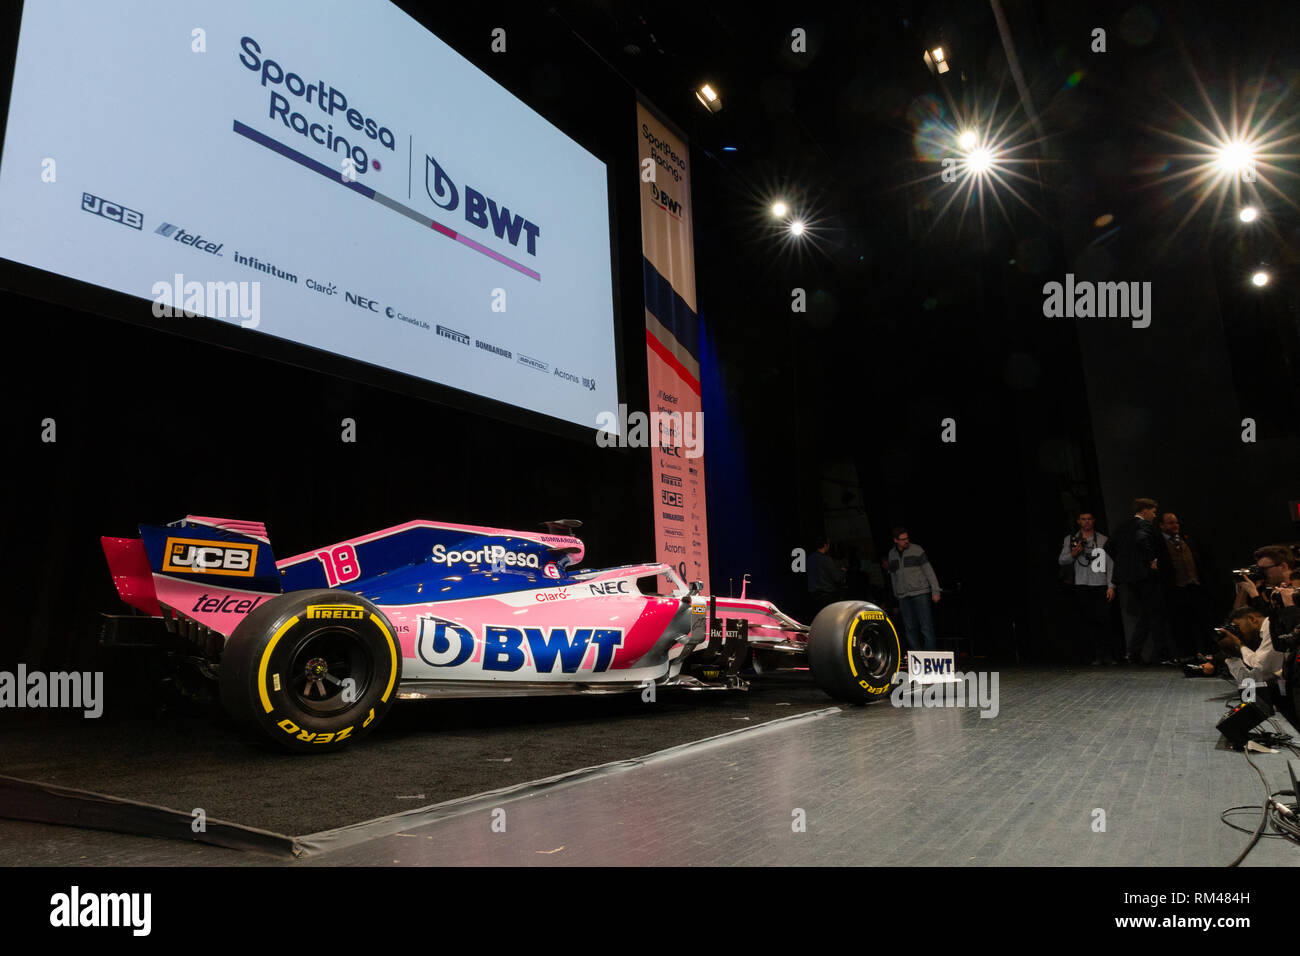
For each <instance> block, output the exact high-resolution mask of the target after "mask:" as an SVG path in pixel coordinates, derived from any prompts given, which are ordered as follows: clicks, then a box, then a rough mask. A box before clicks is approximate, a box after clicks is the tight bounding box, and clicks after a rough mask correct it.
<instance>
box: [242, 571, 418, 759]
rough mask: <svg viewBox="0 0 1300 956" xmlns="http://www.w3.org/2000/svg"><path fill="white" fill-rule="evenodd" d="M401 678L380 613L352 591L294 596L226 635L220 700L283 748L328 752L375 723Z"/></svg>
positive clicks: (396, 650) (397, 654) (397, 652)
mask: <svg viewBox="0 0 1300 956" xmlns="http://www.w3.org/2000/svg"><path fill="white" fill-rule="evenodd" d="M401 677H402V651H401V647H400V646H399V645H398V642H397V638H396V636H395V635H394V633H393V628H392V625H390V624H389V623H388V621H387V619H386V618H385V617H384V615H383V613H382V612H380V610H379V609H378V608H376V607H375V606H374V605H373V604H371V603H370V602H369V601H367V600H366V599H365V598H362V597H360V596H358V595H356V594H353V593H352V592H350V591H327V590H316V591H295V592H293V593H290V594H284V595H281V596H280V597H278V598H275V599H273V600H271V601H268V602H267V603H266V604H263V605H262V606H261V607H259V608H257V609H256V610H254V611H253V612H252V613H251V614H249V615H248V616H247V617H246V618H244V620H243V621H241V622H240V623H239V626H238V627H236V628H235V631H234V633H233V634H231V635H230V639H229V640H227V641H226V647H225V650H224V652H223V653H222V658H221V702H222V705H223V706H224V707H225V708H226V710H227V712H229V713H230V715H231V716H233V717H234V718H235V719H237V720H240V721H242V722H243V723H245V724H248V725H251V726H252V727H255V728H256V729H257V730H259V731H261V732H262V733H264V734H265V735H266V736H268V737H270V738H271V739H272V740H274V741H275V742H276V743H278V744H280V745H281V746H283V747H285V748H287V749H289V750H295V751H322V750H336V749H338V748H339V747H343V746H346V745H347V744H348V743H350V742H352V741H353V740H357V739H359V738H360V737H363V736H365V735H366V734H368V733H369V732H370V731H371V730H373V729H374V728H375V727H376V726H377V725H378V723H379V721H380V720H382V719H383V717H384V715H385V714H386V713H388V709H389V707H391V706H392V704H393V700H394V699H395V698H396V694H397V684H398V682H399V681H400V680H401Z"/></svg>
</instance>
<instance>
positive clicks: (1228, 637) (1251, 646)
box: [1216, 587, 1300, 721]
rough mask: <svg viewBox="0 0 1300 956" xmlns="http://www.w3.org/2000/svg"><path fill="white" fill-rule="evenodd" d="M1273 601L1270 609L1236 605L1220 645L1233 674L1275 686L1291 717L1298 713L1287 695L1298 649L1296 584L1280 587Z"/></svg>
mask: <svg viewBox="0 0 1300 956" xmlns="http://www.w3.org/2000/svg"><path fill="white" fill-rule="evenodd" d="M1273 597H1274V598H1275V600H1272V601H1270V604H1271V605H1272V607H1271V613H1268V614H1265V613H1264V612H1262V611H1260V610H1259V609H1258V608H1255V607H1240V608H1237V609H1236V610H1235V611H1233V612H1232V614H1231V615H1230V616H1229V619H1228V624H1227V626H1226V627H1222V628H1218V629H1217V630H1216V633H1217V635H1218V643H1219V647H1220V648H1221V649H1222V650H1223V653H1224V655H1225V656H1226V658H1227V665H1228V669H1229V671H1231V673H1232V676H1233V678H1234V679H1235V680H1236V681H1237V682H1238V684H1240V683H1241V682H1243V681H1245V680H1246V679H1247V678H1249V679H1251V680H1253V681H1255V682H1256V683H1257V684H1268V685H1270V686H1271V687H1272V688H1273V689H1274V691H1275V692H1274V695H1273V696H1274V702H1275V703H1276V704H1278V705H1279V706H1280V707H1281V708H1282V710H1283V712H1284V713H1286V715H1287V718H1288V719H1289V720H1292V721H1294V720H1295V713H1294V711H1293V710H1292V708H1291V706H1290V700H1289V697H1288V695H1287V686H1286V680H1285V678H1287V677H1288V676H1289V677H1290V678H1291V679H1293V680H1294V679H1295V675H1294V674H1290V675H1288V674H1287V673H1286V668H1287V662H1288V660H1289V659H1290V658H1291V657H1294V655H1295V650H1296V635H1295V630H1296V628H1297V627H1298V626H1300V607H1297V606H1296V602H1295V588H1291V587H1279V588H1276V589H1275V591H1274V595H1273Z"/></svg>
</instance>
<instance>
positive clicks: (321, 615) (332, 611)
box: [307, 604, 366, 621]
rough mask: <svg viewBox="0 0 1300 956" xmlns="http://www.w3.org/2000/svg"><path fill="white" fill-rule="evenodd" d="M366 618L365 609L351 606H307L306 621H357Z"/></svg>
mask: <svg viewBox="0 0 1300 956" xmlns="http://www.w3.org/2000/svg"><path fill="white" fill-rule="evenodd" d="M365 616H366V609H365V608H363V607H356V606H354V605H351V604H308V605H307V620H309V621H317V620H335V621H359V620H361V619H362V618H364V617H365Z"/></svg>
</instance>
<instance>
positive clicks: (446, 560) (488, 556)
mask: <svg viewBox="0 0 1300 956" xmlns="http://www.w3.org/2000/svg"><path fill="white" fill-rule="evenodd" d="M431 559H432V561H433V563H434V564H459V563H462V562H463V563H465V564H495V565H505V566H506V567H508V568H536V567H540V566H541V565H540V562H538V560H537V555H535V554H529V553H528V552H527V551H507V550H506V549H505V548H504V547H502V546H501V545H499V544H494V545H491V546H487V545H485V546H483V547H482V548H479V549H477V550H475V551H448V550H447V548H446V547H445V546H444V545H441V544H435V545H434V546H433V555H432V558H431Z"/></svg>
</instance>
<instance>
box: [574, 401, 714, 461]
mask: <svg viewBox="0 0 1300 956" xmlns="http://www.w3.org/2000/svg"><path fill="white" fill-rule="evenodd" d="M596 428H597V429H599V430H598V431H597V432H596V444H597V445H598V446H599V447H601V448H660V449H663V450H664V452H665V453H666V454H669V455H675V456H677V457H679V458H680V457H682V453H683V452H685V457H687V458H699V457H700V456H701V455H703V454H704V413H703V412H678V411H671V412H650V413H646V412H641V411H636V412H628V410H627V406H626V405H619V406H618V412H617V413H614V412H601V413H600V414H598V415H597V416H596ZM615 429H617V434H615Z"/></svg>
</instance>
